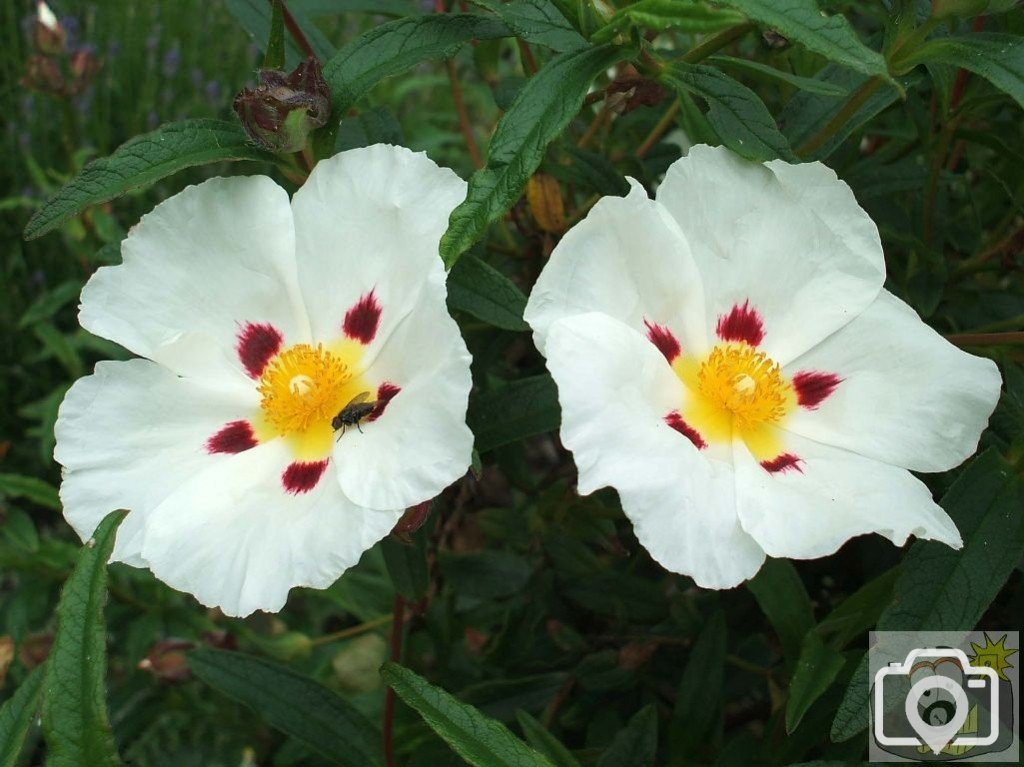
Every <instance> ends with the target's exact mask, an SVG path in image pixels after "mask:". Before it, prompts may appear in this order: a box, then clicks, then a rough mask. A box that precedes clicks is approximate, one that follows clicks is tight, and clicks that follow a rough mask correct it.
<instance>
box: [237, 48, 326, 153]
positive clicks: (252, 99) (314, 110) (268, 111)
mask: <svg viewBox="0 0 1024 767" xmlns="http://www.w3.org/2000/svg"><path fill="white" fill-rule="evenodd" d="M259 80H260V82H259V85H257V86H256V87H255V88H244V89H243V90H242V92H241V93H239V94H238V95H237V96H236V97H235V103H234V108H235V112H236V114H238V118H239V119H240V120H241V121H242V127H243V128H244V129H245V132H246V134H247V135H248V136H249V138H250V139H251V140H252V141H253V142H254V143H255V144H258V145H259V146H261V147H263V148H264V149H269V150H270V151H272V152H282V153H285V152H287V153H291V152H298V151H300V150H301V149H302V148H303V147H305V146H306V141H307V140H308V138H309V134H310V132H311V131H313V130H315V129H316V128H319V127H320V126H321V125H323V124H324V123H326V122H327V118H328V117H329V116H330V112H331V99H330V91H329V89H328V87H327V81H326V80H324V77H323V73H322V72H321V69H320V62H319V61H317V60H316V59H315V58H309V59H306V61H304V62H303V63H302V64H299V66H297V67H296V68H295V70H294V71H293V72H292V73H291V74H288V75H286V74H285V73H284V72H281V71H279V70H276V69H263V70H260V74H259Z"/></svg>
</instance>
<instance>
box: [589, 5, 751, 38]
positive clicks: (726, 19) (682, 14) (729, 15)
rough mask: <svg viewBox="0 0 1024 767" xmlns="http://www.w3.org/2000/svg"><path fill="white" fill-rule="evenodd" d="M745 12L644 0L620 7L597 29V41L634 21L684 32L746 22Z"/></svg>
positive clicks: (658, 28) (641, 24) (648, 25)
mask: <svg viewBox="0 0 1024 767" xmlns="http://www.w3.org/2000/svg"><path fill="white" fill-rule="evenodd" d="M743 21H744V19H743V16H742V15H741V14H739V13H736V12H735V11H730V10H728V9H726V8H713V7H711V6H708V5H704V4H702V3H695V2H687V1H686V0H640V2H637V3H633V4H632V5H628V6H626V7H625V8H622V9H620V10H618V11H616V13H615V15H614V16H612V18H611V19H610V20H609V21H608V23H607V24H605V25H604V26H603V27H601V28H600V29H599V30H597V31H596V32H595V33H594V34H593V36H592V37H591V39H592V40H593V41H594V42H598V43H600V42H606V41H608V40H611V39H612V38H613V37H614V36H615V35H616V33H618V32H620V31H622V30H623V29H625V28H626V27H628V26H630V25H631V24H639V25H640V26H642V27H648V28H650V29H657V30H662V29H678V30H680V31H681V32H689V33H707V32H718V31H721V30H723V29H726V28H728V27H732V26H735V25H736V24H741V23H743Z"/></svg>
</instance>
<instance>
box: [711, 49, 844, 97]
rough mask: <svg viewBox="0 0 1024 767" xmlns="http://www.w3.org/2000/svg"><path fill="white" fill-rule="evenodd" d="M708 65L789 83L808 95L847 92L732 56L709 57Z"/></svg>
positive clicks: (814, 79)
mask: <svg viewBox="0 0 1024 767" xmlns="http://www.w3.org/2000/svg"><path fill="white" fill-rule="evenodd" d="M707 62H708V63H709V64H717V65H718V66H720V67H725V68H726V69H730V68H731V69H736V70H739V71H741V72H746V73H747V74H750V75H753V76H754V77H757V78H758V79H761V80H763V79H769V80H780V81H782V82H784V83H789V84H790V85H792V86H793V87H794V88H799V89H800V90H802V91H807V92H808V93H816V94H818V95H819V96H830V97H833V98H835V97H838V96H845V95H847V93H848V91H847V90H846V89H845V88H843V87H841V86H839V85H836V84H834V83H830V82H827V81H825V80H818V79H817V78H814V77H801V76H800V75H794V74H793V73H792V72H785V71H783V70H781V69H776V68H775V67H770V66H768V65H767V64H762V63H761V62H760V61H753V60H752V59H738V58H736V57H734V56H711V57H709V58H708V59H707Z"/></svg>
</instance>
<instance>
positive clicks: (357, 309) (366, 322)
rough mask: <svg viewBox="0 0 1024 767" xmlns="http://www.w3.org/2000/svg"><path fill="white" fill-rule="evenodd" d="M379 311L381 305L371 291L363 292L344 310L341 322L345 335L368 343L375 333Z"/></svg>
mask: <svg viewBox="0 0 1024 767" xmlns="http://www.w3.org/2000/svg"><path fill="white" fill-rule="evenodd" d="M380 313H381V307H380V304H379V303H378V302H377V297H376V296H375V295H374V294H373V291H372V290H371V291H370V292H369V293H365V294H364V295H363V297H362V298H360V299H359V300H358V301H356V303H355V304H354V305H353V306H352V308H351V309H349V310H348V311H347V312H345V322H344V323H342V329H343V330H344V331H345V335H346V336H348V337H349V338H351V339H353V340H356V341H358V342H359V343H361V344H364V345H365V344H368V343H370V341H372V340H373V338H374V336H376V335H377V328H378V326H379V325H380Z"/></svg>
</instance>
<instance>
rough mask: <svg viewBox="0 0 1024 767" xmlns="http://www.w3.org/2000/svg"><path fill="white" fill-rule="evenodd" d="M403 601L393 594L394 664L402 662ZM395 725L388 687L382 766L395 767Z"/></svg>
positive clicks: (392, 658)
mask: <svg viewBox="0 0 1024 767" xmlns="http://www.w3.org/2000/svg"><path fill="white" fill-rule="evenodd" d="M404 624H405V600H404V599H403V598H402V596H401V594H395V606H394V617H393V618H392V619H391V658H390V660H391V661H392V662H394V663H399V662H401V660H402V634H403V632H404V630H405V625H404ZM394 723H395V691H394V690H393V689H392V688H390V687H388V689H387V692H385V693H384V724H383V736H384V764H385V765H386V767H395V751H394V745H393V744H392V740H391V733H392V730H393V729H394Z"/></svg>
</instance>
